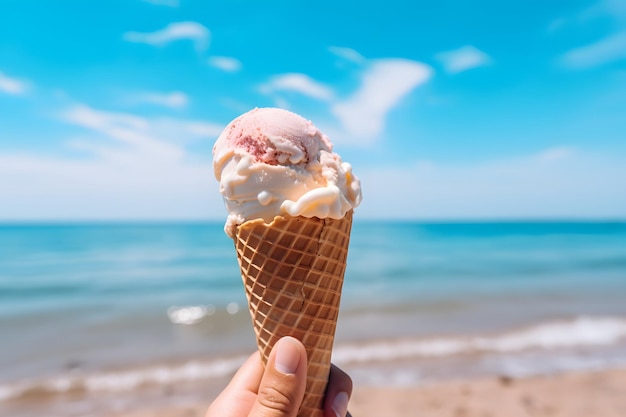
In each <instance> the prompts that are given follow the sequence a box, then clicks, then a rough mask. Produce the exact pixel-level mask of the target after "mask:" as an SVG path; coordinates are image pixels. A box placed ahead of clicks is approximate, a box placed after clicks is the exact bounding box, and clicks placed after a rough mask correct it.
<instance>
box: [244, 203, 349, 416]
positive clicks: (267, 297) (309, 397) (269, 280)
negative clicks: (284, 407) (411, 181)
mask: <svg viewBox="0 0 626 417" xmlns="http://www.w3.org/2000/svg"><path fill="white" fill-rule="evenodd" d="M351 228H352V210H350V211H349V212H347V213H346V215H345V216H344V217H343V218H342V219H339V220H335V219H319V218H317V217H313V218H305V217H282V216H277V217H276V218H275V219H274V221H273V222H272V223H270V224H267V223H265V222H264V221H263V220H262V219H258V220H251V221H247V222H245V223H243V224H242V225H239V226H238V227H237V229H236V232H235V247H236V249H237V257H238V259H239V266H240V268H241V277H242V279H243V283H244V287H245V290H246V296H247V298H248V307H249V309H250V315H251V316H252V323H253V326H254V331H255V333H256V340H257V345H258V348H259V352H260V353H261V356H262V358H263V362H264V363H267V360H268V357H269V354H270V351H271V350H272V348H273V347H274V344H275V343H276V342H277V341H278V340H279V339H280V338H281V337H284V336H293V337H295V338H297V339H299V340H300V341H302V343H303V344H304V346H305V347H306V351H307V356H308V377H307V388H306V392H305V394H304V400H303V403H302V406H301V407H300V411H299V412H298V417H322V416H323V415H324V412H323V409H324V394H325V391H326V384H327V382H328V375H329V372H330V358H331V353H332V347H333V341H334V338H335V328H336V325H337V316H338V315H339V303H340V300H341V288H342V286H343V276H344V272H345V269H346V257H347V255H348V244H349V241H350V230H351Z"/></svg>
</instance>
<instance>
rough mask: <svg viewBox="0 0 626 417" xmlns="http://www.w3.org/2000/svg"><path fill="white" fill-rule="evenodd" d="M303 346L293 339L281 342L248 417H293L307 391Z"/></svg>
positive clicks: (273, 354)
mask: <svg viewBox="0 0 626 417" xmlns="http://www.w3.org/2000/svg"><path fill="white" fill-rule="evenodd" d="M306 367H307V358H306V350H305V349H304V345H302V343H300V341H298V340H297V339H294V338H293V337H284V338H282V339H280V340H279V341H278V342H277V343H276V344H275V345H274V348H273V349H272V352H271V353H270V357H269V359H268V361H267V365H266V367H265V372H264V374H263V378H262V379H261V385H260V386H259V393H258V395H257V399H256V402H255V403H254V405H253V406H252V410H251V412H250V414H249V417H295V416H296V414H297V413H298V409H299V408H300V404H301V403H302V398H303V397H304V390H305V388H306V369H307V368H306Z"/></svg>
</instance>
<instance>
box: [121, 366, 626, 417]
mask: <svg viewBox="0 0 626 417" xmlns="http://www.w3.org/2000/svg"><path fill="white" fill-rule="evenodd" d="M624 393H626V369H620V370H605V371H597V372H579V373H564V374H558V375H550V376H537V377H532V378H523V379H512V378H507V377H501V378H484V379H476V380H462V381H448V382H441V383H437V384H432V385H426V386H406V387H389V388H384V387H372V386H358V385H357V386H356V387H355V390H354V392H353V395H352V399H351V401H350V407H349V409H350V413H351V414H352V416H353V417H379V416H418V415H419V416H425V417H623V416H625V415H626V395H624ZM208 402H209V401H207V404H208ZM207 404H189V405H186V406H178V407H172V408H160V409H149V408H147V409H142V410H136V411H133V412H125V413H120V414H113V415H111V416H110V417H148V416H151V417H165V416H170V417H202V416H204V413H205V411H206V408H207Z"/></svg>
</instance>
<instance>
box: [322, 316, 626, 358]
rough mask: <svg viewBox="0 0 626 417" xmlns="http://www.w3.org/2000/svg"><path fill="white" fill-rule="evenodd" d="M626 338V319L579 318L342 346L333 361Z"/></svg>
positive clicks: (567, 345) (609, 341)
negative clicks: (475, 333)
mask: <svg viewBox="0 0 626 417" xmlns="http://www.w3.org/2000/svg"><path fill="white" fill-rule="evenodd" d="M622 339H626V319H624V318H617V317H578V318H576V319H574V320H567V321H555V322H548V323H541V324H537V325H534V326H530V327H526V328H524V329H520V330H516V331H511V332H506V333H500V334H498V335H493V336H468V337H448V338H444V337H442V338H436V339H417V340H396V341H384V342H378V343H367V344H359V345H343V346H338V347H337V348H336V349H335V351H334V352H333V361H334V362H336V363H338V364H349V363H353V362H368V361H389V360H397V359H403V358H411V357H445V356H451V355H461V354H471V353H489V352H493V353H514V352H521V351H525V350H530V349H559V348H578V347H593V346H607V345H611V344H614V343H617V342H618V341H620V340H622Z"/></svg>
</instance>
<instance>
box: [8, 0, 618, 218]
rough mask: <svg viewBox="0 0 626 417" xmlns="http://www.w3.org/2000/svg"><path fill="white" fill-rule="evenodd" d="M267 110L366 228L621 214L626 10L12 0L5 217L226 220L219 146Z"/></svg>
mask: <svg viewBox="0 0 626 417" xmlns="http://www.w3.org/2000/svg"><path fill="white" fill-rule="evenodd" d="M264 106H277V107H283V108H287V109H290V110H292V111H295V112H297V113H300V114H302V115H303V116H304V117H306V118H308V119H311V120H312V121H313V122H314V123H315V124H316V125H318V127H320V128H321V129H322V130H324V131H325V132H326V133H327V134H328V135H329V136H330V137H331V139H332V140H333V142H334V143H335V150H336V151H338V152H339V153H340V154H341V155H342V157H343V159H344V160H346V161H348V162H350V163H352V165H353V167H354V171H355V173H356V174H357V175H359V176H360V177H361V179H362V182H363V191H364V201H363V204H362V206H361V207H360V208H359V210H358V215H360V216H362V217H363V218H390V217H391V218H418V219H494V218H495V219H502V218H626V0H594V1H555V2H542V1H509V2H500V1H466V0H459V1H442V2H421V1H395V0H388V1H385V2H369V1H359V2H357V1H346V2H337V1H332V2H331V1H317V2H314V4H311V5H307V6H304V5H300V4H298V3H297V2H293V1H282V2H281V1H265V2H258V1H211V2H206V1H200V0H108V1H89V2H86V1H82V0H59V1H56V2H41V1H34V0H19V1H18V0H8V1H4V2H2V3H0V220H5V221H11V220H21V221H23V220H26V221H27V220H62V221H65V220H97V219H139V220H156V219H194V220H195V219H220V218H224V217H225V210H224V208H223V204H222V202H221V197H220V196H219V194H218V191H217V183H216V182H215V180H214V178H213V173H212V168H211V149H212V145H213V142H214V141H215V139H216V137H217V135H218V134H219V133H220V131H221V129H222V128H223V127H224V126H225V125H226V124H227V123H228V122H229V121H230V120H232V119H233V118H234V117H236V116H237V115H239V114H241V113H243V112H245V111H247V110H249V109H251V108H254V107H264Z"/></svg>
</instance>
